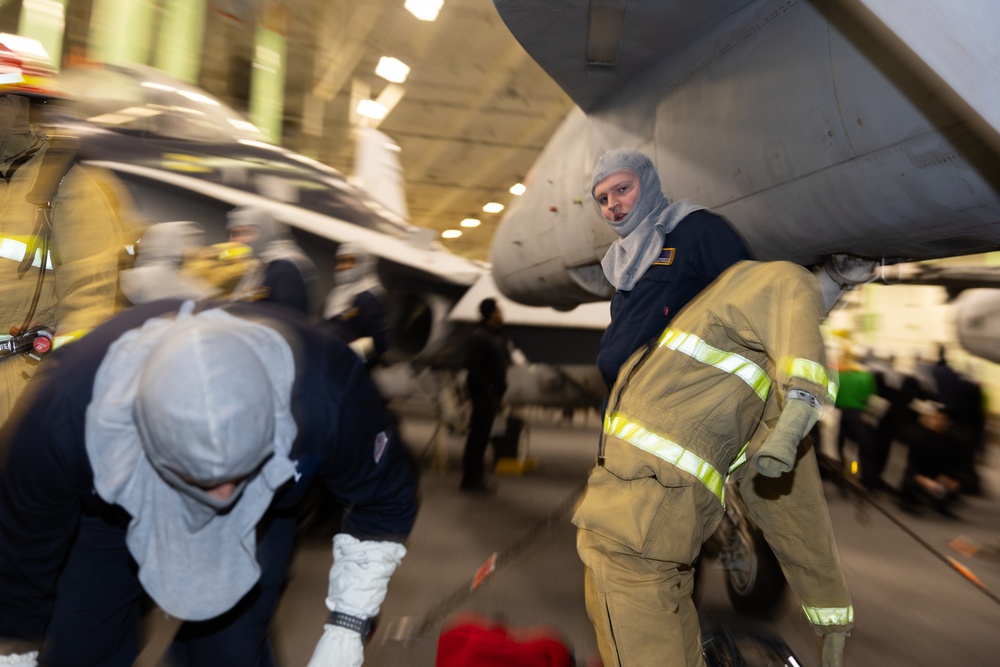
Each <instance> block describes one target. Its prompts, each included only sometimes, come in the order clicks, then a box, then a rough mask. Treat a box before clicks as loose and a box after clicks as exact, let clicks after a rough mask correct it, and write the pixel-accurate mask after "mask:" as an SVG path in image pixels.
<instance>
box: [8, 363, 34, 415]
mask: <svg viewBox="0 0 1000 667" xmlns="http://www.w3.org/2000/svg"><path fill="white" fill-rule="evenodd" d="M34 373H35V364H33V363H31V362H29V361H28V355H26V354H18V355H15V356H5V357H0V425H3V424H4V423H5V422H6V421H7V419H8V418H9V417H10V414H11V411H12V410H13V409H14V404H15V403H16V402H17V399H18V398H20V396H21V394H22V393H24V390H25V388H27V386H28V380H29V379H31V376H32V375H34Z"/></svg>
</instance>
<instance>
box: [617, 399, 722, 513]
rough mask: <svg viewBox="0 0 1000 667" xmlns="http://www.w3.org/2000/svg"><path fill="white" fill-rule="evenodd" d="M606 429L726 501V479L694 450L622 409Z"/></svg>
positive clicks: (720, 500) (720, 499)
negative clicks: (685, 474)
mask: <svg viewBox="0 0 1000 667" xmlns="http://www.w3.org/2000/svg"><path fill="white" fill-rule="evenodd" d="M604 432H605V433H607V434H608V435H613V436H615V437H616V438H621V439H622V440H624V441H625V442H627V443H629V444H630V445H634V446H636V447H638V448H639V449H641V450H643V451H646V452H649V453H650V454H652V455H653V456H655V457H657V458H660V459H663V460H664V461H666V462H667V463H670V464H671V465H673V466H674V467H676V468H679V469H681V470H683V471H684V472H687V473H690V474H692V475H694V476H695V477H697V478H698V479H699V480H700V481H701V483H702V484H704V485H705V486H706V487H708V490H709V491H711V492H712V493H714V494H715V496H716V497H717V498H718V499H719V502H724V498H723V493H722V490H723V486H724V482H725V480H724V478H723V477H722V474H721V473H720V472H719V471H718V470H716V469H715V468H714V467H713V466H712V464H711V463H709V462H708V461H705V460H704V459H702V458H701V457H700V456H698V455H697V454H695V453H694V452H692V451H689V450H687V449H684V448H683V447H681V446H680V445H678V444H677V443H676V442H673V441H672V440H667V439H666V438H664V437H661V436H658V435H656V434H655V433H653V432H651V431H647V430H646V429H644V428H643V427H641V426H639V425H638V424H636V423H634V422H631V421H629V420H628V418H627V417H625V415H623V414H621V413H619V412H616V413H614V414H613V415H611V416H610V417H608V418H606V419H605V420H604Z"/></svg>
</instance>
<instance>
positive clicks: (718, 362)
mask: <svg viewBox="0 0 1000 667" xmlns="http://www.w3.org/2000/svg"><path fill="white" fill-rule="evenodd" d="M659 344H660V346H661V347H666V348H669V349H671V350H676V351H678V352H683V353H684V354H686V355H688V356H689V357H691V358H692V359H696V360H697V361H700V362H701V363H703V364H707V365H709V366H713V367H715V368H718V369H719V370H721V371H725V372H726V373H730V374H732V375H735V376H736V377H738V378H739V379H741V380H743V381H744V382H746V383H747V384H748V385H750V388H751V389H753V390H754V392H756V394H757V395H758V396H760V400H762V401H766V400H767V395H768V393H769V392H770V391H771V378H769V377H768V376H767V373H765V372H764V369H762V368H761V367H760V366H758V365H757V364H755V363H754V362H752V361H750V360H749V359H747V358H746V357H743V356H740V355H738V354H736V353H735V352H726V351H724V350H720V349H719V348H717V347H712V346H711V345H709V344H708V343H706V342H705V341H703V340H702V339H701V338H698V336H695V335H694V334H691V333H684V332H683V331H677V330H676V329H667V330H666V331H664V332H663V335H662V336H660V343H659Z"/></svg>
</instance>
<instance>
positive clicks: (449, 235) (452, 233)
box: [441, 229, 462, 239]
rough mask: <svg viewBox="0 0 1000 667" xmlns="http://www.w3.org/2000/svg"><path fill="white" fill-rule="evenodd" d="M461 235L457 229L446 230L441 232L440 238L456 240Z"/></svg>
mask: <svg viewBox="0 0 1000 667" xmlns="http://www.w3.org/2000/svg"><path fill="white" fill-rule="evenodd" d="M461 235H462V232H461V231H459V230H457V229H446V230H444V231H443V232H441V238H443V239H457V238H458V237H459V236H461Z"/></svg>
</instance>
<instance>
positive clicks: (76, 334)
mask: <svg viewBox="0 0 1000 667" xmlns="http://www.w3.org/2000/svg"><path fill="white" fill-rule="evenodd" d="M91 331H92V329H77V330H76V331H73V332H72V333H68V334H63V335H61V336H55V337H54V338H53V339H52V349H53V350H58V349H59V348H60V347H62V346H63V345H65V344H66V343H71V342H73V341H74V340H76V339H77V338H83V337H84V336H86V335H87V334H88V333H90V332H91Z"/></svg>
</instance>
